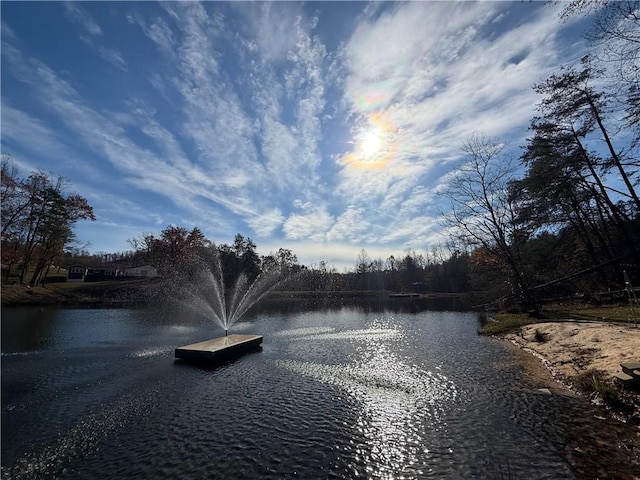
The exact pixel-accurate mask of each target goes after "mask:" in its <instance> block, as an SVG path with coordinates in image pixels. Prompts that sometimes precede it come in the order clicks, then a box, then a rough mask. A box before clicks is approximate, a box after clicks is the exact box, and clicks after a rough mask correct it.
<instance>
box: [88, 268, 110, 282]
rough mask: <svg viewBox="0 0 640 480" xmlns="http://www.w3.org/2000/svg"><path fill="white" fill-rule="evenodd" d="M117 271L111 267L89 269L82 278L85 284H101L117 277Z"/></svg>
mask: <svg viewBox="0 0 640 480" xmlns="http://www.w3.org/2000/svg"><path fill="white" fill-rule="evenodd" d="M118 273H119V272H118V269H117V268H113V267H91V268H89V269H87V273H86V275H85V276H84V281H85V282H102V281H105V280H115V278H116V277H117V276H118Z"/></svg>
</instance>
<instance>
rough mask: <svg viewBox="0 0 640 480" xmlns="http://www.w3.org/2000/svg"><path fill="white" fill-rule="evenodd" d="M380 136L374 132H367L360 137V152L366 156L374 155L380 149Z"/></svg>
mask: <svg viewBox="0 0 640 480" xmlns="http://www.w3.org/2000/svg"><path fill="white" fill-rule="evenodd" d="M380 146H381V142H380V137H378V135H376V134H375V133H374V132H368V133H367V134H366V135H365V136H364V138H363V139H362V153H364V154H365V155H366V156H370V155H374V154H375V153H377V152H378V151H379V150H380Z"/></svg>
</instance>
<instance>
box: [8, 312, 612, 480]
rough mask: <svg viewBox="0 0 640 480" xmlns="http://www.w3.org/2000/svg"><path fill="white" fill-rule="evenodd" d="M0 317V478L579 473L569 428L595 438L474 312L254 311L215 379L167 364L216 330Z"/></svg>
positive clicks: (165, 318)
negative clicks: (255, 342)
mask: <svg viewBox="0 0 640 480" xmlns="http://www.w3.org/2000/svg"><path fill="white" fill-rule="evenodd" d="M2 314H3V315H2V363H1V367H2V402H1V408H2V422H1V428H2V442H1V448H2V452H1V453H2V467H1V468H2V478H3V479H4V478H6V479H12V480H14V479H15V480H21V479H36V478H59V479H76V478H83V479H88V480H93V479H101V478H118V479H132V478H182V479H217V478H220V479H228V478H248V479H249V478H260V479H263V478H266V479H274V480H275V479H282V478H291V477H297V478H345V479H350V478H425V477H430V478H501V476H502V477H507V478H540V479H544V478H548V479H558V478H575V477H576V475H574V474H573V473H572V468H573V467H572V465H573V463H571V459H572V458H574V457H575V453H574V452H575V451H576V450H575V445H576V444H575V441H574V440H573V439H572V440H571V442H568V441H567V440H566V439H567V437H568V434H567V432H571V431H574V430H576V429H578V431H580V432H590V433H589V434H591V433H592V432H594V431H596V430H597V429H598V428H601V424H600V423H598V422H601V421H600V420H594V418H595V417H594V411H593V409H592V407H591V406H590V405H588V404H586V403H584V402H581V401H578V400H575V399H569V398H564V397H558V396H545V395H538V394H537V393H535V392H534V391H533V390H532V389H531V386H530V385H528V384H527V383H526V381H524V380H523V379H522V378H521V376H520V373H519V370H518V368H517V367H516V366H514V365H513V364H512V363H510V361H509V360H510V356H509V354H508V352H507V351H506V350H505V349H504V348H503V347H502V345H501V344H500V343H499V342H496V341H494V340H492V339H488V338H484V337H479V336H478V335H477V333H476V331H477V326H478V325H477V319H476V317H475V315H474V314H471V313H460V312H434V311H421V312H418V313H408V312H399V311H398V310H397V309H391V310H382V311H380V310H379V309H377V308H371V309H368V308H364V309H363V308H351V307H349V308H347V307H343V308H340V309H326V310H316V311H304V312H297V311H296V312H292V313H282V312H277V313H274V312H271V313H255V314H254V316H253V317H250V318H246V319H245V321H243V322H242V323H238V324H236V325H235V328H234V331H235V332H240V331H242V332H243V333H248V334H261V335H263V336H264V341H263V349H262V350H261V351H260V352H257V353H253V354H250V355H245V356H243V357H241V358H238V359H236V360H234V361H230V362H226V363H224V364H222V365H219V366H217V367H216V368H199V367H195V366H193V365H190V364H185V363H182V362H176V361H174V358H173V350H174V348H176V347H177V346H180V345H186V344H190V343H195V342H198V341H203V340H207V339H210V338H212V337H216V336H220V334H221V333H222V332H221V331H220V329H215V328H212V327H211V323H210V322H206V321H203V320H202V319H200V318H198V317H196V316H189V315H188V314H186V313H182V312H158V311H146V310H89V309H87V310H73V309H71V310H46V309H45V310H44V311H43V310H39V309H19V310H4V311H3V312H2ZM232 333H233V332H232ZM594 422H595V424H594ZM585 437H588V435H584V434H583V433H581V435H580V438H585ZM593 441H594V442H595V441H596V440H595V437H594V440H593ZM567 445H570V447H568V446H567ZM495 452H500V453H499V454H497V453H495ZM494 454H495V455H494ZM583 471H588V470H583ZM503 472H508V474H504V475H503Z"/></svg>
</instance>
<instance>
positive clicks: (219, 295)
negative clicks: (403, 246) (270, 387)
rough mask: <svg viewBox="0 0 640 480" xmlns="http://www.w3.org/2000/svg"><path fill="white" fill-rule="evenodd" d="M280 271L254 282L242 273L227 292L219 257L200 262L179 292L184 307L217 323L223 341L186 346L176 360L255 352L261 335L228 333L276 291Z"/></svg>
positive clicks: (178, 350)
mask: <svg viewBox="0 0 640 480" xmlns="http://www.w3.org/2000/svg"><path fill="white" fill-rule="evenodd" d="M282 281H283V275H282V274H281V272H280V269H279V268H271V269H267V270H265V271H263V272H262V273H261V274H260V275H259V276H258V277H257V278H256V279H255V280H254V281H253V282H250V281H249V278H248V277H247V275H246V273H244V272H242V273H241V274H240V275H239V276H238V278H237V279H236V281H235V284H234V286H233V288H232V289H231V290H230V291H228V292H227V291H226V289H225V283H224V275H223V270H222V264H221V261H220V256H219V255H218V254H217V253H215V254H214V255H213V257H212V258H210V259H208V260H207V261H205V260H204V259H203V260H202V261H201V262H200V268H198V269H197V270H196V271H195V272H194V274H193V275H192V276H190V279H189V281H188V282H186V283H185V284H183V287H182V288H181V289H180V290H181V293H182V298H183V301H182V303H183V304H184V305H186V306H187V307H188V308H189V309H191V310H193V311H195V312H197V313H198V314H200V315H204V316H205V317H206V318H207V319H210V320H212V321H214V322H216V323H217V324H218V325H219V326H220V327H222V329H223V330H224V337H220V338H214V339H212V340H206V341H204V342H199V343H194V344H191V345H185V346H183V347H179V348H176V349H175V357H176V358H182V359H188V360H217V359H220V358H222V357H228V356H230V355H236V354H238V353H242V352H244V351H247V350H250V349H253V348H256V347H258V346H260V344H261V343H262V336H261V335H239V334H233V335H229V334H228V332H229V329H230V328H231V327H232V326H233V325H234V324H235V323H236V322H237V321H238V320H239V319H240V318H241V317H242V316H243V315H244V314H245V313H247V311H248V310H249V309H250V308H251V307H252V306H253V305H255V304H256V303H257V302H258V301H259V300H260V299H262V298H263V297H264V296H265V295H266V294H267V293H269V292H270V291H271V290H272V289H273V288H275V287H276V286H277V285H279V284H280V283H282Z"/></svg>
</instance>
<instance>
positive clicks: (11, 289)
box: [0, 279, 465, 308]
mask: <svg viewBox="0 0 640 480" xmlns="http://www.w3.org/2000/svg"><path fill="white" fill-rule="evenodd" d="M159 287H160V281H159V279H140V280H128V281H118V282H113V281H106V282H88V283H80V282H79V283H68V282H60V283H50V284H46V286H38V287H28V286H26V285H2V291H1V296H0V298H1V301H2V306H3V307H27V306H44V305H50V306H56V305H58V306H87V305H90V306H95V307H106V308H108V307H128V306H144V305H145V304H147V303H154V302H153V300H152V299H153V298H154V296H158V295H159V292H162V290H161V289H160V288H159ZM160 294H161V293H160ZM393 294H395V297H397V298H396V300H397V301H410V300H412V299H416V298H417V299H434V300H437V299H452V300H455V299H460V300H461V301H463V299H464V297H465V294H460V293H444V292H426V293H420V294H402V293H401V294H398V292H391V291H387V290H350V291H332V290H310V291H281V290H276V291H272V292H270V293H268V294H267V296H266V297H265V299H266V300H275V301H285V300H291V299H294V300H313V299H326V298H335V299H365V300H371V299H387V298H393V296H394V295H393ZM405 296H406V297H407V298H404V297H405Z"/></svg>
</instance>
